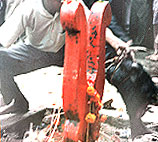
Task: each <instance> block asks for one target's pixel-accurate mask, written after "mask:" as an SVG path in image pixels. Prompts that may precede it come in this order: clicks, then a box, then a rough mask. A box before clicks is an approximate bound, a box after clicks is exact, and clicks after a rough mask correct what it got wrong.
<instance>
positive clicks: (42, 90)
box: [0, 50, 158, 142]
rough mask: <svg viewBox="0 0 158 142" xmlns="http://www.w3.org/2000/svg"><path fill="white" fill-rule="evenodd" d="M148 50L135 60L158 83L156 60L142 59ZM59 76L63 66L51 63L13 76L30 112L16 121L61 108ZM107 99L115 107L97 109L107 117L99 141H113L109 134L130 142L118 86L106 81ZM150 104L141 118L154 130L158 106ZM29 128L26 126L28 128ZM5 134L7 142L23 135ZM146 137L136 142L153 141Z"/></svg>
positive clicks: (139, 54) (8, 116)
mask: <svg viewBox="0 0 158 142" xmlns="http://www.w3.org/2000/svg"><path fill="white" fill-rule="evenodd" d="M151 52H153V51H152V50H147V51H146V52H137V53H136V59H137V61H138V62H140V63H141V64H143V66H144V68H145V69H146V70H147V71H148V72H149V73H150V74H151V76H153V77H154V78H153V79H154V81H155V82H156V83H158V82H157V77H158V65H157V64H158V62H152V61H150V60H146V59H145V56H147V55H149V54H150V53H151ZM62 78H63V68H61V67H54V66H51V67H48V68H44V69H40V70H37V71H34V72H31V73H28V74H23V75H20V76H17V77H15V81H16V82H17V84H18V86H19V87H20V89H21V91H22V92H23V94H24V96H25V97H26V99H27V100H28V101H29V109H30V114H31V115H28V114H27V115H23V116H18V119H17V120H20V121H21V118H28V116H30V117H32V116H34V114H36V117H34V120H35V118H38V119H39V118H40V116H41V115H39V113H38V112H43V111H42V110H47V111H48V110H52V108H54V109H58V108H60V107H62ZM54 84H55V85H54ZM110 99H113V103H112V106H113V107H115V108H116V110H105V109H101V110H100V112H99V113H100V114H106V115H107V116H108V119H107V121H106V122H105V123H102V124H101V129H100V137H99V139H98V142H106V141H107V142H112V140H110V139H109V138H111V136H112V135H115V136H117V137H118V138H119V139H120V140H121V142H128V141H130V126H129V118H128V114H127V113H126V107H125V105H124V102H123V101H122V98H121V96H120V94H119V93H118V92H117V89H116V88H115V87H114V86H112V85H110V84H109V83H108V82H107V81H106V82H105V90H104V97H103V100H102V101H103V102H106V101H108V100H110ZM150 107H151V110H150V111H148V112H147V113H146V114H145V115H144V117H143V118H142V120H143V121H144V123H145V124H146V126H147V127H148V128H150V129H151V130H153V132H157V131H158V117H157V114H158V107H157V106H150ZM48 108H51V109H48ZM48 112H49V111H48ZM48 114H49V113H48ZM48 114H46V117H48V116H49V115H51V114H49V115H48ZM13 115H14V114H13ZM42 116H43V115H42ZM10 117H13V116H12V114H8V115H5V116H0V120H1V122H2V123H1V124H2V125H1V127H3V126H4V124H5V121H6V120H8V118H10ZM40 119H41V121H42V119H43V118H40ZM40 119H39V120H40ZM56 119H57V118H56ZM29 120H31V122H32V119H31V118H30V119H29ZM47 120H49V119H47ZM3 121H4V123H3ZM20 121H19V122H20ZM7 122H8V121H7ZM9 122H10V121H9ZM22 122H23V121H22ZM24 122H26V121H24ZM6 125H7V124H6ZM38 125H39V126H41V125H42V123H38ZM18 126H19V125H18ZM24 126H25V125H24ZM36 126H37V125H36ZM16 127H17V125H16ZM29 127H30V130H29V131H28V132H29V135H30V132H31V133H32V134H33V133H35V132H33V128H32V127H31V126H30V125H29ZM29 127H28V126H27V130H28V128H29ZM31 128H32V129H31ZM24 129H25V128H24ZM45 129H46V128H45ZM45 129H44V130H45ZM44 130H42V134H41V133H40V135H39V134H38V135H37V133H36V135H31V138H32V139H33V138H34V140H30V137H29V139H24V142H31V141H33V142H36V141H39V140H35V139H37V137H42V136H41V135H43V134H46V132H45V131H44ZM10 131H11V130H10ZM10 131H9V132H10ZM6 133H7V132H6ZM4 134H5V133H4ZM8 136H9V139H11V140H9V139H6V138H4V139H3V140H4V141H6V142H8V141H11V142H14V141H15V142H17V141H22V137H23V136H21V139H17V137H18V136H17V137H16V134H14V133H13V132H11V134H10V135H8ZM55 136H56V135H55ZM6 137H7V136H6ZM58 137H59V138H62V137H61V136H60V135H58ZM148 138H151V136H148V137H147V136H144V137H143V138H138V139H137V142H138V141H139V142H150V141H152V140H149V139H148ZM152 138H153V137H152ZM13 139H14V140H13ZM41 139H42V138H41ZM157 139H158V138H157ZM4 141H3V142H4ZM58 141H59V140H58ZM153 141H158V140H156V138H155V139H153ZM39 142H41V141H39ZM115 142H116V141H115Z"/></svg>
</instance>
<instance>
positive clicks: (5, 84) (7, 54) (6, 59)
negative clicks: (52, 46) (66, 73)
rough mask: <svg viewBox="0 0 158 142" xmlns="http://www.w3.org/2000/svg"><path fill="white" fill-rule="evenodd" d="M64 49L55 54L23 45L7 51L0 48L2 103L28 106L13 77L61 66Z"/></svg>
mask: <svg viewBox="0 0 158 142" xmlns="http://www.w3.org/2000/svg"><path fill="white" fill-rule="evenodd" d="M63 58H64V47H63V48H62V49H60V50H59V51H58V52H57V53H53V52H44V51H41V50H38V49H36V48H33V47H31V46H28V45H25V44H16V45H14V46H12V47H10V48H8V49H6V48H0V79H1V92H2V95H3V99H4V102H5V103H6V104H8V103H10V102H11V101H12V99H15V102H16V104H18V105H20V104H24V103H25V104H28V102H27V100H26V99H25V98H24V96H23V95H22V93H21V91H20V90H19V88H18V86H17V84H16V83H15V81H14V76H16V75H20V74H23V73H28V72H31V71H33V70H36V69H40V68H43V67H48V66H51V65H58V66H63Z"/></svg>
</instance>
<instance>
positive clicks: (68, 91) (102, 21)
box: [60, 0, 111, 142]
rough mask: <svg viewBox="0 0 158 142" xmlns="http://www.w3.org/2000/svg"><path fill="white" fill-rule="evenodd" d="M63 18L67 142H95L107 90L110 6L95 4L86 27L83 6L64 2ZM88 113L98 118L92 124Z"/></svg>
mask: <svg viewBox="0 0 158 142" xmlns="http://www.w3.org/2000/svg"><path fill="white" fill-rule="evenodd" d="M60 17H61V24H62V26H63V28H64V29H65V31H66V42H65V43H66V45H65V59H64V77H63V108H64V111H65V116H66V122H65V125H64V141H65V142H70V141H71V142H77V141H78V140H80V141H82V142H85V141H86V142H87V141H90V142H92V141H95V140H96V139H97V138H98V135H99V128H100V125H99V115H98V111H99V109H100V106H101V105H100V104H101V98H102V95H103V89H104V80H105V75H104V74H105V67H104V62H105V29H106V26H107V25H108V24H109V23H110V20H111V11H110V6H109V3H108V2H96V3H95V4H94V5H93V7H92V9H91V14H90V17H89V20H88V23H87V21H86V16H85V13H84V9H83V6H82V5H81V3H79V2H78V1H76V0H65V1H64V3H63V5H62V7H61V13H60ZM87 94H88V95H87ZM88 102H90V103H88ZM89 112H91V113H93V114H95V115H94V117H96V119H95V120H94V121H93V122H92V121H91V120H89V119H91V118H89V116H90V117H91V116H92V115H89ZM90 123H92V124H90Z"/></svg>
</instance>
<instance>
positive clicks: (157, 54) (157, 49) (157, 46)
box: [146, 24, 158, 61]
mask: <svg viewBox="0 0 158 142" xmlns="http://www.w3.org/2000/svg"><path fill="white" fill-rule="evenodd" d="M153 32H154V53H153V54H151V55H149V56H147V57H146V59H150V60H152V61H158V43H156V42H155V39H156V36H157V35H158V24H156V25H153Z"/></svg>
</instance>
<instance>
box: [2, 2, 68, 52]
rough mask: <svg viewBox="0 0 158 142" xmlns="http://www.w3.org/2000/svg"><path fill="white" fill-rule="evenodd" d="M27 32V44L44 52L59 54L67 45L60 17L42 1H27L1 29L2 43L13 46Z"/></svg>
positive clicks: (5, 45)
mask: <svg viewBox="0 0 158 142" xmlns="http://www.w3.org/2000/svg"><path fill="white" fill-rule="evenodd" d="M24 31H26V40H25V44H27V45H31V46H33V47H35V48H38V49H40V50H43V51H48V52H57V51H58V50H60V48H61V47H62V46H63V45H64V43H65V33H62V32H63V29H62V26H61V23H60V15H59V13H56V14H55V15H54V16H52V15H51V14H50V13H49V12H48V11H47V10H46V9H45V8H44V6H43V3H42V0H26V1H24V2H23V3H21V4H20V5H19V6H18V7H17V8H16V9H15V11H14V13H13V14H12V15H11V16H10V17H9V18H8V19H7V20H6V22H5V23H4V24H3V25H2V26H1V27H0V43H1V44H2V45H3V46H4V47H9V46H11V45H12V44H13V43H14V42H15V41H16V40H17V39H18V37H19V36H20V35H21V34H22V33H23V32H24Z"/></svg>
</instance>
